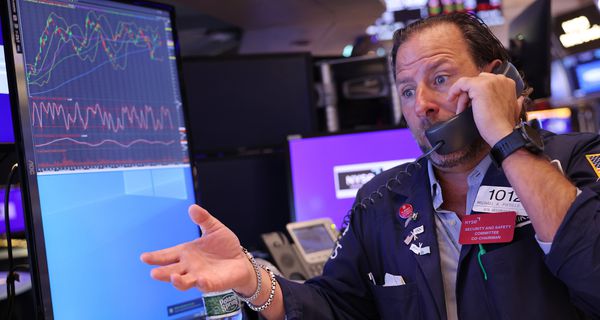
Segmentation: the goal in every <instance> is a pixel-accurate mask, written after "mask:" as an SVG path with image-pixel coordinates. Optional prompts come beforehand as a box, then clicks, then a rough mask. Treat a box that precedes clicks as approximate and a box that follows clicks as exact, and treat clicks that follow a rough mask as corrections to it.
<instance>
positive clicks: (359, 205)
mask: <svg viewBox="0 0 600 320" xmlns="http://www.w3.org/2000/svg"><path fill="white" fill-rule="evenodd" d="M443 144H444V142H443V141H439V142H438V143H437V144H436V145H435V146H433V148H431V149H429V150H428V151H427V152H425V153H424V154H422V155H420V156H419V157H418V158H417V159H416V160H415V161H413V162H411V163H409V164H407V165H406V166H405V167H404V170H403V171H401V172H399V173H398V174H397V175H396V176H395V177H393V178H390V179H388V181H387V182H386V183H384V184H382V185H380V186H379V187H378V188H377V189H375V191H373V192H371V194H370V195H368V196H365V197H363V198H362V199H360V201H357V202H356V203H355V204H354V206H352V209H350V210H348V213H346V216H344V219H343V222H342V227H341V228H340V230H341V231H342V232H340V233H339V235H338V242H339V241H340V240H341V238H342V236H343V235H344V233H345V231H346V228H348V226H349V225H350V219H351V218H352V215H353V214H354V212H356V211H358V210H360V209H363V210H364V209H366V208H367V205H368V204H374V203H375V200H377V198H379V199H381V198H383V191H385V189H387V190H388V191H392V186H391V185H392V184H400V176H403V175H408V176H411V175H412V173H411V172H410V171H411V170H413V169H412V168H413V167H416V168H417V169H418V168H421V165H420V164H419V161H421V159H423V158H426V157H429V155H431V154H432V153H433V152H434V151H436V150H437V149H439V148H441V147H442V145H443ZM375 196H377V197H375Z"/></svg>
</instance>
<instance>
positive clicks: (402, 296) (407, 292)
mask: <svg viewBox="0 0 600 320" xmlns="http://www.w3.org/2000/svg"><path fill="white" fill-rule="evenodd" d="M371 290H372V292H373V296H374V299H375V303H376V304H377V310H378V311H379V315H380V318H381V319H398V320H400V319H410V320H413V319H420V314H419V300H418V297H419V289H418V288H417V285H416V284H415V283H408V284H405V285H400V286H392V287H384V286H378V285H373V284H372V285H371Z"/></svg>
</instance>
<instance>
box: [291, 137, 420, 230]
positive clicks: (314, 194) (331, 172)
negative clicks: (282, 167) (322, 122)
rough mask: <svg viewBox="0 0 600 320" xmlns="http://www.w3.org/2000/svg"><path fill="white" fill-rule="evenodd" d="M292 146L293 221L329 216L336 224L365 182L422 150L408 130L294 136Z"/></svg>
mask: <svg viewBox="0 0 600 320" xmlns="http://www.w3.org/2000/svg"><path fill="white" fill-rule="evenodd" d="M288 144H289V160H290V174H291V181H290V182H291V194H292V220H293V221H306V220H311V219H316V218H324V217H327V218H331V220H332V221H333V223H334V224H336V226H338V227H340V226H341V225H342V222H343V219H344V216H345V215H346V213H347V212H348V210H350V209H351V208H352V204H353V202H354V198H355V196H356V192H357V191H358V189H359V188H360V187H361V186H362V185H364V184H365V183H366V182H368V181H369V180H370V179H372V178H373V177H374V176H375V175H376V174H379V173H381V172H382V171H384V170H387V169H390V168H392V167H395V166H397V165H400V164H402V163H405V162H409V161H413V160H415V159H416V158H417V157H419V156H420V155H421V153H422V152H421V149H419V146H418V145H417V143H416V142H415V141H414V139H413V137H412V135H411V133H410V131H409V129H390V130H380V131H369V132H359V133H347V134H336V135H330V136H320V137H308V138H292V139H290V140H289V141H288Z"/></svg>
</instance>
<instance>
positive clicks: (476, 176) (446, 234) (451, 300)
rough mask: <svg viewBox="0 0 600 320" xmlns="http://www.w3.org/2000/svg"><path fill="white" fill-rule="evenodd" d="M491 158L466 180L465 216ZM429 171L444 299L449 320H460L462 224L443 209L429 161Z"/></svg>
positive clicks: (484, 159) (440, 195) (469, 209)
mask: <svg viewBox="0 0 600 320" xmlns="http://www.w3.org/2000/svg"><path fill="white" fill-rule="evenodd" d="M491 163H492V159H491V158H490V157H489V156H487V157H485V158H483V160H481V162H480V163H479V164H478V165H477V166H476V167H475V169H473V171H472V172H471V173H470V174H469V176H468V177H467V185H468V187H469V188H468V190H467V204H466V213H467V214H470V213H471V209H472V208H473V203H474V202H475V197H477V191H478V190H479V187H480V186H481V182H482V181H483V177H484V176H485V172H486V171H487V169H488V167H489V166H490V164H491ZM427 168H428V170H429V184H430V186H431V198H432V199H433V209H435V212H436V214H435V230H436V233H437V239H438V247H439V249H440V264H441V268H442V281H443V283H444V297H445V300H446V315H447V316H448V319H449V320H454V319H458V313H457V310H456V271H457V269H458V258H459V257H460V249H461V248H462V246H461V244H460V243H458V237H459V234H460V226H461V221H460V219H459V218H458V215H456V213H455V212H452V211H449V210H444V209H441V208H440V207H441V206H442V203H443V202H444V198H443V195H442V188H441V186H440V184H439V183H438V181H437V178H436V177H435V173H434V171H433V166H432V165H431V162H427Z"/></svg>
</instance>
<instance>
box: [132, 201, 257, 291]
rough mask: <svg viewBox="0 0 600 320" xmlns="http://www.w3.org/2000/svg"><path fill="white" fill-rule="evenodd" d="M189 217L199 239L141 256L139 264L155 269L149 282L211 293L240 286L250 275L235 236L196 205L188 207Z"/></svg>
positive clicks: (249, 267)
mask: <svg viewBox="0 0 600 320" xmlns="http://www.w3.org/2000/svg"><path fill="white" fill-rule="evenodd" d="M189 213H190V217H191V218H192V221H194V223H196V224H197V225H198V226H200V228H201V229H202V236H201V237H200V238H198V239H195V240H193V241H190V242H186V243H182V244H179V245H177V246H174V247H171V248H166V249H162V250H158V251H154V252H147V253H144V254H142V255H141V259H142V261H144V262H145V263H148V264H151V265H157V266H159V267H158V268H154V269H152V272H151V276H152V278H154V279H156V280H160V281H166V282H171V283H172V284H173V285H174V286H175V287H176V288H178V289H180V290H187V289H189V288H192V287H196V288H198V289H200V290H201V291H203V292H212V291H222V290H226V289H232V288H236V287H240V286H243V285H244V284H245V282H247V281H248V279H249V278H251V275H252V274H253V271H252V266H251V265H250V263H249V262H248V259H247V258H246V256H245V254H244V253H243V252H242V250H241V248H240V241H239V239H238V238H237V236H236V235H235V234H234V233H233V232H232V231H231V230H229V228H227V227H226V226H225V225H223V224H222V223H221V222H220V221H219V220H217V219H216V218H214V217H213V216H211V215H210V214H209V213H208V211H206V210H205V209H203V208H201V207H199V206H197V205H192V206H191V207H190V209H189Z"/></svg>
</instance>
